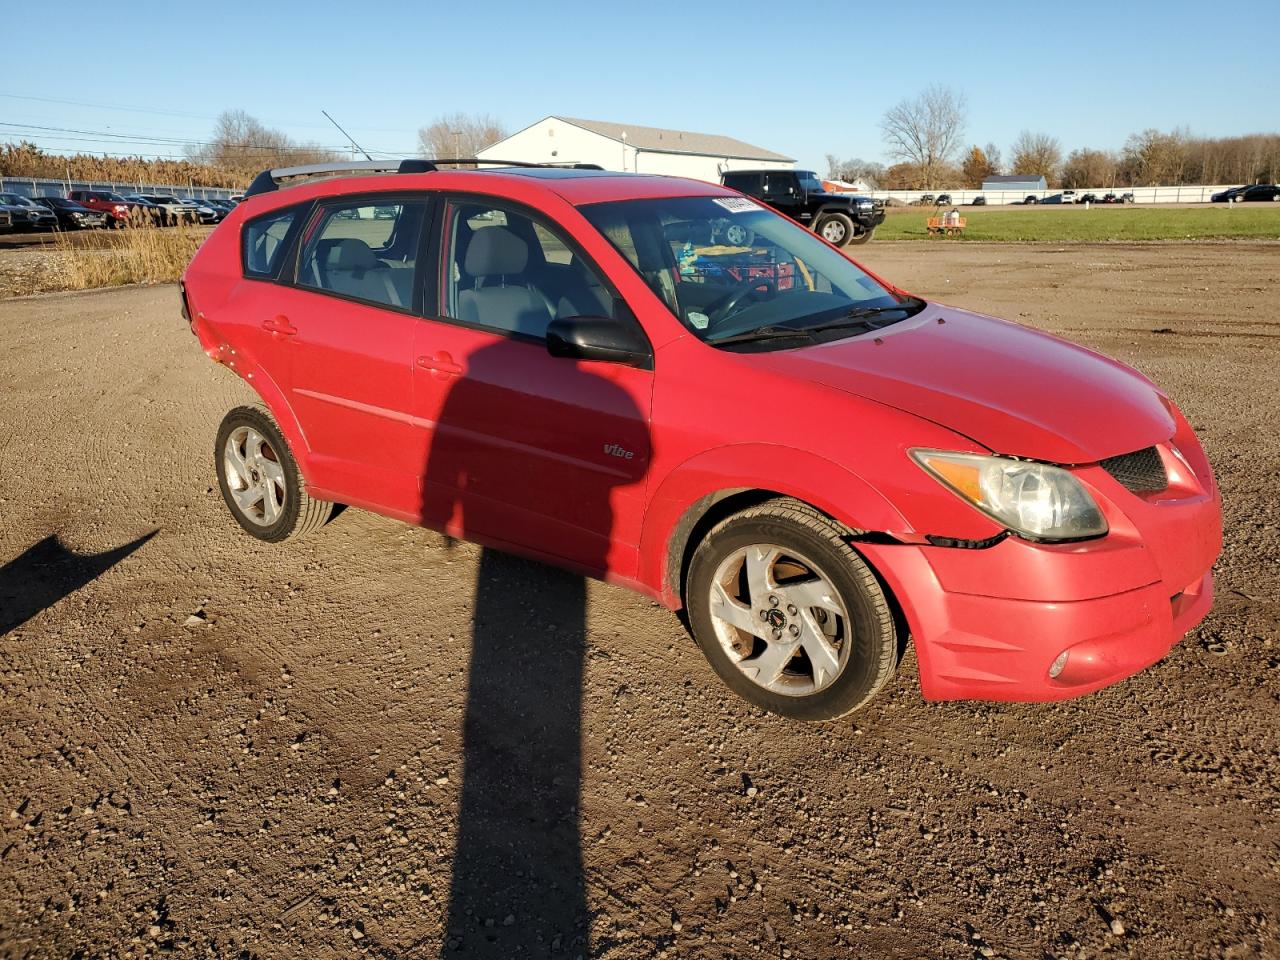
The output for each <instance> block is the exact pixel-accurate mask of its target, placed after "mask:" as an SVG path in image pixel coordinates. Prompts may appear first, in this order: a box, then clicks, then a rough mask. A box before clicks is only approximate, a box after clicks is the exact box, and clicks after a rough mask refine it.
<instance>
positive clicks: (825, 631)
mask: <svg viewBox="0 0 1280 960" xmlns="http://www.w3.org/2000/svg"><path fill="white" fill-rule="evenodd" d="M845 536H847V531H845V530H843V529H842V528H841V527H840V526H839V525H837V524H836V523H834V522H833V521H832V520H831V519H830V518H829V517H827V516H825V515H824V514H822V513H820V512H819V511H817V510H815V509H813V508H812V507H810V506H808V505H807V504H804V503H801V502H799V501H797V500H791V499H779V500H771V501H768V502H767V503H764V504H761V505H760V506H758V507H753V508H751V509H749V510H744V511H743V512H741V513H737V514H734V515H733V516H731V517H728V518H726V519H725V520H723V521H721V522H720V523H719V524H717V525H716V526H715V527H714V528H712V530H711V531H710V532H709V533H708V534H707V536H706V537H705V538H704V539H703V540H702V542H701V543H699V544H698V547H697V549H696V550H695V551H694V554H693V557H692V559H691V560H690V563H689V572H688V577H687V580H686V584H685V602H686V605H687V608H688V615H689V623H690V626H691V628H692V631H693V636H694V639H695V640H696V641H697V643H698V646H699V647H701V648H702V652H703V653H704V654H705V655H706V657H707V660H708V661H709V662H710V663H711V666H712V668H713V669H714V670H715V671H716V673H717V674H719V675H720V678H721V679H722V680H724V682H725V683H726V684H728V686H729V687H730V688H731V689H732V690H733V691H734V692H736V693H737V694H739V695H740V696H742V697H743V698H744V699H746V700H749V701H750V702H752V703H754V704H756V705H757V706H760V707H763V708H764V709H766V710H769V711H772V712H774V713H778V714H781V715H783V716H786V717H792V718H794V719H797V720H830V719H834V718H835V717H839V716H842V715H843V714H846V713H849V712H850V711H852V710H856V709H858V708H859V707H861V706H863V705H864V704H865V703H867V701H869V700H870V699H871V698H872V697H873V696H875V694H876V693H877V692H878V691H879V690H880V688H881V687H883V686H884V684H885V683H886V682H887V681H888V679H889V678H890V677H891V676H892V675H893V672H894V670H895V669H896V667H897V659H898V638H897V628H896V626H895V623H894V620H893V616H892V613H891V610H890V607H889V602H888V599H887V597H886V596H885V593H884V591H883V589H882V588H881V587H880V583H879V581H878V580H877V579H876V576H875V574H874V573H873V572H872V571H871V569H870V567H868V566H867V564H866V563H865V562H864V561H863V559H862V558H861V557H860V556H858V554H857V552H856V551H855V550H853V548H852V547H850V546H849V544H848V543H847V542H846V540H845V539H844V537H845Z"/></svg>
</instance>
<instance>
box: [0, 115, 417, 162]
mask: <svg viewBox="0 0 1280 960" xmlns="http://www.w3.org/2000/svg"><path fill="white" fill-rule="evenodd" d="M0 127H11V128H14V129H16V130H20V131H35V130H38V131H48V132H49V133H51V134H54V133H56V134H83V135H85V136H84V137H80V138H75V137H46V139H62V140H73V139H84V140H85V142H97V143H119V142H124V143H154V144H161V145H164V146H193V147H212V146H220V145H221V144H219V143H218V142H217V141H214V140H196V139H191V138H187V137H161V136H153V135H149V134H129V133H114V132H112V131H110V130H83V129H80V128H77V127H50V126H41V125H38V124H33V123H10V122H5V121H0ZM20 135H29V136H37V137H38V136H41V135H42V134H20ZM229 146H231V147H234V148H236V149H241V150H266V151H274V152H277V153H282V152H288V151H290V150H307V149H317V150H329V151H335V152H345V151H346V150H347V149H348V147H347V144H309V143H306V144H291V145H289V146H282V145H280V144H271V143H233V144H229ZM372 152H373V153H385V154H388V155H392V156H395V155H403V154H401V153H400V152H399V151H396V150H373V151H372ZM408 152H412V151H408Z"/></svg>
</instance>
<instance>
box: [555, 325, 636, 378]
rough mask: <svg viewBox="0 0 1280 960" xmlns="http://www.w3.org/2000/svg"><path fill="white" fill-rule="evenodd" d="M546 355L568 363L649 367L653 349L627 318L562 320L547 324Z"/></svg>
mask: <svg viewBox="0 0 1280 960" xmlns="http://www.w3.org/2000/svg"><path fill="white" fill-rule="evenodd" d="M547 352H548V353H549V354H551V355H552V356H553V357H568V358H570V359H572V360H599V361H602V362H604V363H624V364H626V365H627V366H631V367H641V368H643V369H646V370H649V369H652V368H653V350H652V348H651V347H650V346H649V341H648V339H647V338H646V337H645V335H644V332H643V331H642V330H641V329H640V325H639V324H638V323H636V322H635V321H634V320H631V319H629V318H623V319H616V320H615V319H613V318H611V317H563V318H561V319H557V320H552V321H551V323H550V324H548V325H547Z"/></svg>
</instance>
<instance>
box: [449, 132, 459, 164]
mask: <svg viewBox="0 0 1280 960" xmlns="http://www.w3.org/2000/svg"><path fill="white" fill-rule="evenodd" d="M449 132H450V133H452V134H453V157H454V159H455V160H456V159H458V158H459V157H461V156H462V147H460V146H459V145H458V143H459V141H458V138H459V137H461V136H462V131H461V130H450V131H449Z"/></svg>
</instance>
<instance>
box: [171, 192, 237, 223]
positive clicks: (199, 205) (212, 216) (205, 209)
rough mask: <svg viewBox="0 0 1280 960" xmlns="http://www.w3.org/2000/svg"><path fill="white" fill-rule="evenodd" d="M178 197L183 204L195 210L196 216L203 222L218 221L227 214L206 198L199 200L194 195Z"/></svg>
mask: <svg viewBox="0 0 1280 960" xmlns="http://www.w3.org/2000/svg"><path fill="white" fill-rule="evenodd" d="M178 199H179V200H181V201H182V205H183V206H185V207H189V208H190V209H192V210H194V211H195V213H196V217H197V218H198V219H199V221H200V222H201V223H217V222H218V221H219V220H221V219H222V218H223V217H224V216H226V214H224V213H223V212H222V211H221V210H219V209H218V208H217V207H215V206H213V205H212V204H210V203H208V202H207V201H205V200H197V199H195V198H194V197H179V198H178Z"/></svg>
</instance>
